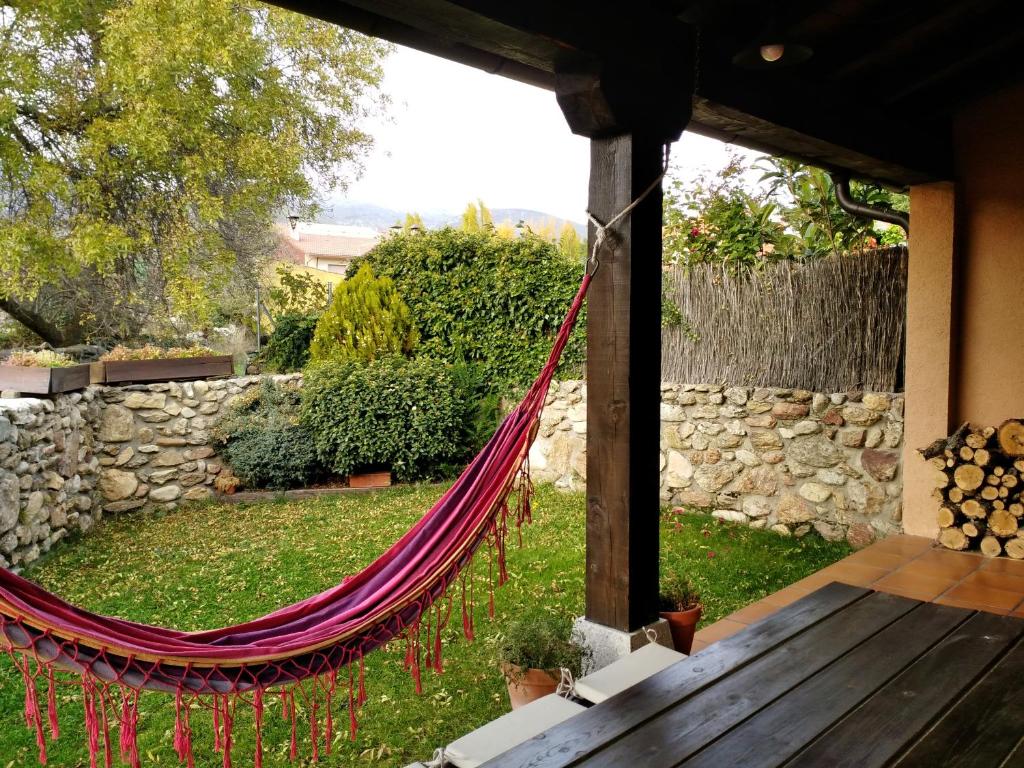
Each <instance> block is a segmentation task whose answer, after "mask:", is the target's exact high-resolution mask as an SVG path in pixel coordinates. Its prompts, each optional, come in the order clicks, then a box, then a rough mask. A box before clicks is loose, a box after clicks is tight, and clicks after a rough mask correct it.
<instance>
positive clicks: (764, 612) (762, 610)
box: [726, 600, 779, 624]
mask: <svg viewBox="0 0 1024 768" xmlns="http://www.w3.org/2000/svg"><path fill="white" fill-rule="evenodd" d="M777 610H779V606H777V605H773V604H772V603H768V602H765V601H764V600H761V601H759V602H756V603H751V604H750V605H748V606H747V607H746V608H740V609H739V610H738V611H736V612H735V613H731V614H729V615H728V616H726V618H727V619H729V620H730V621H738V622H740V623H741V624H753V623H754V622H755V621H760V620H761V619H763V618H764V617H765V616H770V615H771V614H773V613H775V612H776V611H777Z"/></svg>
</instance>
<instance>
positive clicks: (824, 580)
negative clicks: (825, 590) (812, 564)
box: [790, 566, 842, 592]
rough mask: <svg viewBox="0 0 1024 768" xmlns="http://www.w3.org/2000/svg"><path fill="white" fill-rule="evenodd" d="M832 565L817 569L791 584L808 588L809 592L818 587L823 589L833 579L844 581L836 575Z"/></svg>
mask: <svg viewBox="0 0 1024 768" xmlns="http://www.w3.org/2000/svg"><path fill="white" fill-rule="evenodd" d="M832 567H833V566H829V567H828V568H825V569H823V570H821V571H816V572H814V573H812V574H811V575H810V576H807V577H806V578H803V579H800V581H797V582H795V583H793V584H791V585H790V586H793V587H798V588H799V589H806V590H807V591H808V592H813V591H814V590H816V589H821V588H822V587H824V586H825V585H826V584H831V583H832V582H833V581H842V579H841V578H839V577H838V576H836V575H834V574H833V572H832V570H831V569H832Z"/></svg>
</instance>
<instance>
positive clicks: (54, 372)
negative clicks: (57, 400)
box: [50, 363, 89, 394]
mask: <svg viewBox="0 0 1024 768" xmlns="http://www.w3.org/2000/svg"><path fill="white" fill-rule="evenodd" d="M87 386H89V365H88V363H84V364H82V365H71V366H68V367H67V368H51V369H50V393H51V394H55V393H57V392H71V391H72V390H75V389H84V388H85V387H87Z"/></svg>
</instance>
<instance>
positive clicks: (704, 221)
mask: <svg viewBox="0 0 1024 768" xmlns="http://www.w3.org/2000/svg"><path fill="white" fill-rule="evenodd" d="M747 170H748V169H747V168H746V167H745V166H744V165H743V163H742V162H741V160H740V159H739V158H738V157H737V156H736V155H732V156H730V159H729V163H728V164H727V165H726V167H725V168H724V169H722V170H721V171H720V172H718V173H717V174H714V175H709V174H702V175H700V176H698V177H697V179H696V180H695V181H694V182H693V183H692V184H690V185H684V184H683V183H682V182H681V181H679V180H675V181H673V182H672V183H671V185H670V186H669V188H668V189H667V190H666V191H665V195H664V198H663V199H664V203H663V222H664V225H663V226H664V232H663V243H664V245H663V253H664V257H663V258H664V260H665V261H667V262H669V263H673V264H682V265H684V266H689V265H691V264H700V263H713V264H725V265H727V266H728V267H729V268H730V269H732V270H734V271H740V270H743V269H748V268H756V267H759V266H761V265H763V264H765V263H766V262H768V261H771V260H773V259H778V258H782V257H784V256H785V255H786V254H787V253H788V250H789V245H790V240H791V238H790V236H789V235H787V233H786V231H785V225H784V224H783V223H782V222H781V221H779V220H778V216H777V211H778V209H777V205H776V203H775V202H774V201H773V200H772V199H771V193H770V191H769V190H766V189H754V190H751V189H749V185H748V184H746V183H745V181H744V175H745V173H746V171H747Z"/></svg>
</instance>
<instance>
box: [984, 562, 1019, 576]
mask: <svg viewBox="0 0 1024 768" xmlns="http://www.w3.org/2000/svg"><path fill="white" fill-rule="evenodd" d="M981 570H983V571H991V572H993V573H1008V574H1010V575H1013V576H1021V577H1024V560H1013V559H1012V558H1009V557H986V558H985V559H984V561H983V562H982V564H981Z"/></svg>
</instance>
